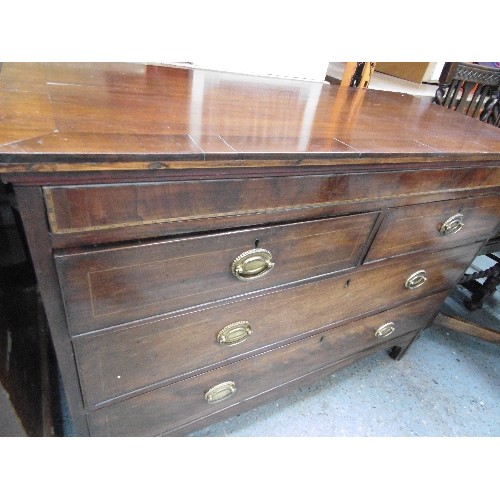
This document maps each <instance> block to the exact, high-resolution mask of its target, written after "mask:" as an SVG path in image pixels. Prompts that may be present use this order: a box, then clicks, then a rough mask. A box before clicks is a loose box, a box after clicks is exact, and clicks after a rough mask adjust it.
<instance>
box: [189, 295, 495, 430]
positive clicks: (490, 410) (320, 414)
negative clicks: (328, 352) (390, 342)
mask: <svg viewBox="0 0 500 500" xmlns="http://www.w3.org/2000/svg"><path fill="white" fill-rule="evenodd" d="M467 293H468V292H466V291H464V292H463V294H462V293H461V292H459V291H458V289H457V291H455V292H454V293H453V295H452V297H451V298H448V299H447V302H446V308H449V309H452V310H453V311H454V312H455V313H457V312H458V313H462V314H464V315H467V314H469V315H470V316H469V317H470V318H475V320H476V321H478V322H480V323H482V324H484V325H485V326H489V327H493V328H495V329H498V328H499V325H500V292H498V291H497V292H496V293H495V295H494V296H493V297H491V298H490V300H489V301H488V302H487V303H486V304H485V306H484V308H483V310H480V311H475V312H474V313H470V312H468V311H467V310H466V309H465V308H463V307H462V306H461V300H462V298H463V296H465V294H467ZM191 436H193V437H205V436H206V437H209V436H213V437H215V436H217V437H223V436H229V437H245V436H248V437H250V436H254V437H256V436H258V437H274V436H287V437H300V436H308V437H326V436H330V437H337V436H351V437H352V436H359V437H366V436H379V437H391V436H394V437H402V436H404V437H410V436H434V437H444V436H462V437H466V436H477V437H498V436H500V344H493V343H490V342H484V341H482V340H480V339H476V338H473V337H470V336H467V335H463V334H460V333H457V332H452V331H446V330H445V329H443V328H441V327H431V328H428V329H426V330H424V331H423V333H422V335H421V336H420V338H419V339H418V340H417V341H416V342H414V343H413V345H412V346H411V347H410V349H409V350H408V351H407V353H406V355H405V356H404V357H403V358H402V359H401V360H400V361H393V360H392V359H391V358H389V357H388V356H387V354H386V353H385V352H381V353H378V354H376V355H373V356H371V357H369V358H366V359H364V360H361V361H359V362H357V363H356V364H354V365H351V366H350V367H348V368H346V369H344V370H342V371H340V372H337V373H336V374H334V375H332V376H330V377H329V378H326V379H324V380H321V381H319V382H318V383H316V384H314V385H312V386H309V387H305V388H302V389H299V390H297V391H295V392H293V393H292V394H290V395H289V396H288V397H285V398H282V399H280V400H278V401H276V402H273V403H269V404H267V405H265V406H262V407H260V408H257V409H255V410H252V411H249V412H246V413H243V414H241V415H238V416H236V417H233V418H230V419H227V420H225V421H222V422H220V423H218V424H215V425H212V426H210V427H207V428H205V429H202V430H200V431H198V432H195V433H192V434H191Z"/></svg>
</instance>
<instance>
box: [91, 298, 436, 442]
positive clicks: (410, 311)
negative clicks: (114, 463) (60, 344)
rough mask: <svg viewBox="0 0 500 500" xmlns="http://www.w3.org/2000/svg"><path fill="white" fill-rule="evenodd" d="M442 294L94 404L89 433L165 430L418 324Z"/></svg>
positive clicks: (427, 318) (426, 319)
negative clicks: (151, 388) (115, 400)
mask: <svg viewBox="0 0 500 500" xmlns="http://www.w3.org/2000/svg"><path fill="white" fill-rule="evenodd" d="M444 298H445V294H444V293H441V294H438V295H437V296H431V297H427V298H426V299H423V300H419V301H415V302H412V303H410V304H408V305H405V306H402V307H398V308H395V309H392V310H390V311H385V312H383V313H381V314H377V315H375V316H371V317H369V318H365V319H363V320H359V321H355V322H353V323H351V324H349V325H344V326H341V327H338V328H335V329H332V330H329V331H327V332H323V333H319V334H316V335H314V336H312V337H309V338H307V339H305V340H301V341H298V342H294V343H292V344H288V345H286V346H284V347H281V348H278V349H275V350H273V351H269V352H267V353H263V354H260V355H256V356H253V357H251V358H247V359H245V360H243V361H240V362H237V363H233V364H230V365H227V366H224V367H221V368H218V369H216V370H213V371H210V372H208V373H204V374H201V375H199V376H195V377H191V378H189V379H187V380H183V381H181V382H178V383H174V384H171V385H169V386H167V387H164V388H161V389H157V390H154V391H151V392H148V393H146V394H143V395H141V396H136V397H133V398H131V399H129V400H126V401H123V402H120V403H116V404H114V405H111V406H109V407H106V408H102V409H99V410H96V411H95V412H93V413H92V414H91V415H90V424H91V429H92V433H93V434H95V435H102V436H106V435H111V436H127V435H132V436H140V435H157V434H161V433H164V432H168V431H169V430H172V429H173V428H175V427H178V426H181V425H184V424H186V423H188V422H190V421H193V420H196V419H199V418H203V417H205V416H207V415H209V414H211V413H213V412H217V411H220V410H221V409H224V408H226V407H228V406H232V405H235V404H238V403H240V402H242V401H245V400H248V399H251V398H253V397H255V396H258V395H259V394H262V393H263V392H265V391H269V390H271V389H273V388H276V387H278V386H280V385H283V384H285V383H287V382H289V381H291V380H293V379H295V378H298V377H301V376H304V375H306V374H307V373H310V372H312V371H314V370H317V369H320V368H322V367H324V366H327V365H329V364H332V363H334V362H336V361H338V360H340V359H342V358H345V357H347V356H349V355H351V354H354V353H356V352H360V351H362V350H365V349H368V348H370V347H372V346H374V345H376V344H380V343H384V342H386V341H387V340H389V339H390V338H397V337H398V336H400V335H403V334H405V333H409V332H411V331H416V330H419V329H422V328H424V327H425V326H427V324H428V322H429V321H430V320H431V319H432V317H433V315H434V314H435V312H436V310H437V308H438V307H439V305H440V304H441V302H442V300H444ZM388 323H389V324H392V325H393V326H392V328H394V330H393V332H392V333H390V331H389V330H388V328H387V327H386V328H385V329H384V332H385V335H386V336H383V335H379V336H377V335H376V334H377V332H380V330H381V327H383V326H384V325H387V324H388ZM224 383H226V385H224ZM213 388H215V390H213ZM211 389H212V391H211V392H210V390H211ZM233 391H234V392H233ZM210 397H211V398H212V399H211V401H212V402H210V403H209V402H207V398H208V399H210ZM218 398H221V399H220V400H218Z"/></svg>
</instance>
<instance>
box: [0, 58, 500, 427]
mask: <svg viewBox="0 0 500 500" xmlns="http://www.w3.org/2000/svg"><path fill="white" fill-rule="evenodd" d="M0 102H2V109H3V110H4V113H5V114H4V119H3V121H2V122H0V175H1V176H2V180H3V181H4V182H11V183H12V184H13V185H14V187H15V193H16V198H17V204H18V208H19V212H20V215H21V218H22V221H23V225H24V229H25V232H26V237H27V241H28V244H29V247H30V252H31V255H32V260H33V263H34V266H35V270H36V273H37V279H38V284H39V287H40V293H41V295H42V298H43V301H44V305H45V309H46V313H47V317H48V320H49V325H50V329H51V336H52V341H53V344H54V347H55V350H56V354H57V360H58V364H59V368H60V371H61V376H62V380H63V385H64V390H65V393H66V396H67V399H68V404H69V407H70V412H71V417H72V419H73V424H74V427H75V429H76V431H77V433H78V434H81V435H89V434H90V435H93V436H143V435H144V436H156V435H183V434H187V433H189V432H190V431H192V430H194V429H196V428H199V427H202V426H204V425H207V424H209V423H212V422H214V421H216V420H219V419H223V418H226V417H227V416H229V415H233V414H237V413H240V412H242V411H245V410H248V409H250V408H252V407H254V406H256V405H259V404H262V403H264V402H267V401H270V400H272V399H273V398H277V397H279V396H281V395H283V394H285V393H286V391H289V390H290V389H292V388H295V387H299V386H301V385H304V384H308V383H310V382H311V381H314V380H316V379H317V378H319V377H322V376H326V375H328V374H330V373H332V372H334V371H336V370H338V369H340V368H342V367H344V366H346V365H348V364H349V363H352V362H353V361H356V360H358V359H360V358H361V357H363V356H367V355H370V354H371V353H374V352H376V351H378V350H380V349H386V350H388V351H389V352H390V353H391V354H392V356H393V357H395V358H398V357H400V356H401V355H402V354H403V353H404V351H405V350H406V349H407V347H408V346H409V345H410V344H411V342H412V341H413V340H414V339H415V338H416V337H417V336H418V333H419V332H420V331H421V330H422V329H423V328H425V327H427V326H428V325H429V324H430V323H431V322H432V321H433V319H434V317H435V315H436V314H437V312H438V310H439V308H440V306H441V304H442V303H443V301H444V299H445V297H446V295H447V294H448V293H449V291H450V289H451V288H452V287H453V286H454V285H455V284H456V283H457V281H458V280H459V279H460V277H461V276H462V275H463V273H464V272H465V270H466V269H467V267H468V265H469V264H470V262H471V261H472V260H473V258H474V257H475V255H476V254H477V253H478V251H479V250H480V248H481V246H482V245H483V244H484V242H485V241H486V240H487V239H488V237H489V236H490V235H491V234H492V233H493V232H494V231H495V230H496V228H497V226H498V223H499V221H500V216H499V214H500V197H499V196H498V195H499V192H500V131H499V130H498V129H495V128H494V127H492V126H489V125H486V124H483V123H480V122H478V121H477V120H473V119H471V118H469V117H466V116H461V115H459V114H455V113H453V112H451V111H449V110H445V109H442V108H440V107H438V106H437V105H433V104H431V103H430V102H428V101H426V100H423V99H419V98H415V97H410V96H404V95H400V94H393V93H388V92H374V91H370V90H355V89H343V88H342V89H341V88H335V87H333V86H332V87H330V86H329V85H326V84H325V85H322V84H316V83H314V84H313V83H306V82H299V81H288V80H277V79H271V78H254V77H244V76H238V75H231V74H225V73H217V72H210V71H201V70H185V69H176V68H169V67H153V66H142V65H132V64H89V65H85V64H41V63H40V64H31V65H28V64H12V63H10V64H4V65H3V66H2V71H1V72H0Z"/></svg>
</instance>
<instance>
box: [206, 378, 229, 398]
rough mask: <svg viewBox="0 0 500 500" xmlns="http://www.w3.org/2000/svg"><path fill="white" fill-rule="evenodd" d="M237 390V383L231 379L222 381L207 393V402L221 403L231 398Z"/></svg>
mask: <svg viewBox="0 0 500 500" xmlns="http://www.w3.org/2000/svg"><path fill="white" fill-rule="evenodd" d="M235 392H236V384H235V383H234V382H231V381H227V382H222V383H221V384H218V385H216V386H214V387H212V388H211V389H210V390H208V391H207V392H206V393H205V401H206V402H207V403H210V404H212V403H219V402H221V401H224V400H226V399H227V398H230V397H231V396H232V395H233V394H234V393H235Z"/></svg>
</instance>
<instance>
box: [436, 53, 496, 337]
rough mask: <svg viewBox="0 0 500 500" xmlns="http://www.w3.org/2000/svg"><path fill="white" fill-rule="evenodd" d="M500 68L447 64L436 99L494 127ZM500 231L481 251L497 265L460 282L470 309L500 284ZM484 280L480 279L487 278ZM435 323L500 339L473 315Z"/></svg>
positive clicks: (443, 318) (446, 317)
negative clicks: (472, 319) (473, 318)
mask: <svg viewBox="0 0 500 500" xmlns="http://www.w3.org/2000/svg"><path fill="white" fill-rule="evenodd" d="M499 96H500V68H491V67H488V66H481V65H478V64H471V63H463V62H453V63H450V62H448V63H445V65H444V67H443V71H442V72H441V76H440V78H439V87H438V89H437V91H436V95H435V98H434V102H435V103H436V104H439V105H441V106H445V107H447V108H449V109H453V110H455V111H457V112H461V113H464V114H466V115H468V116H471V117H472V118H477V119H479V120H481V121H483V122H486V123H489V124H491V125H493V126H496V127H499V126H500V99H499ZM499 250H500V231H497V232H496V233H495V235H494V236H492V237H491V238H490V239H489V241H488V242H487V244H486V245H485V246H484V248H483V250H482V252H481V254H482V255H487V256H488V257H489V258H490V259H491V260H492V261H493V262H494V264H493V265H492V266H491V267H489V268H487V269H485V270H483V271H478V272H474V273H470V274H465V275H464V276H463V277H462V279H461V280H460V282H459V286H462V287H464V288H466V289H467V290H469V291H470V292H471V294H472V295H471V297H470V298H469V299H466V300H464V305H465V306H466V307H467V309H469V310H470V311H476V310H478V309H481V308H482V306H483V304H484V302H485V301H486V300H487V299H488V298H489V297H491V296H492V295H493V294H494V293H495V291H496V289H497V287H498V285H499V284H500V258H499V256H498V251H499ZM484 278H486V280H485V281H484V283H481V282H480V281H478V280H480V279H484ZM434 324H438V325H440V326H443V327H445V328H450V329H452V330H455V331H459V332H462V333H465V334H468V335H473V336H475V337H479V338H481V339H483V340H488V341H491V342H500V332H499V331H497V330H492V329H491V328H486V327H484V326H482V325H479V324H478V323H477V322H475V321H471V320H470V318H463V317H457V316H451V315H449V314H444V313H440V314H439V315H438V316H437V318H436V320H435V322H434Z"/></svg>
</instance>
